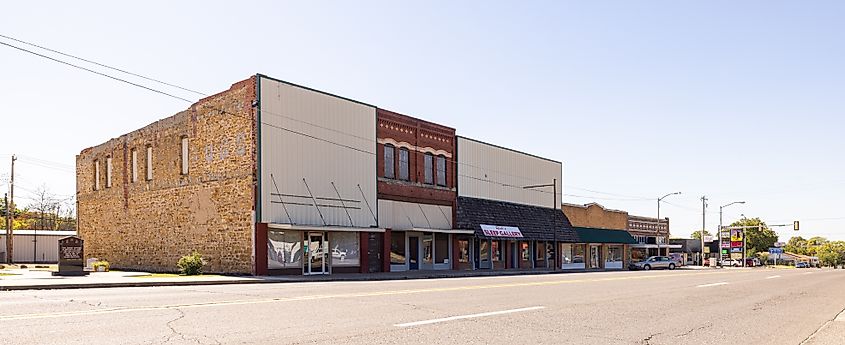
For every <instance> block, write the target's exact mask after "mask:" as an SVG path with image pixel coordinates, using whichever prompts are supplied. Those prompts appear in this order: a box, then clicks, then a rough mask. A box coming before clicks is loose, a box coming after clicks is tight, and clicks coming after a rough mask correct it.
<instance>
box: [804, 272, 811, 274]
mask: <svg viewBox="0 0 845 345" xmlns="http://www.w3.org/2000/svg"><path fill="white" fill-rule="evenodd" d="M804 274H813V272H804Z"/></svg>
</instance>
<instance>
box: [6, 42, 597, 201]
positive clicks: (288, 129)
mask: <svg viewBox="0 0 845 345" xmlns="http://www.w3.org/2000/svg"><path fill="white" fill-rule="evenodd" d="M0 37H4V38H8V39H12V40H15V41H19V42H21V43H24V44H28V45H32V46H36V47H38V48H41V49H45V50H48V51H51V52H55V53H58V54H61V55H65V56H69V57H72V58H75V59H79V60H82V61H86V62H91V63H94V64H96V65H99V66H102V67H106V68H110V69H113V70H117V71H120V72H122V73H127V74H131V75H134V76H138V77H142V78H144V79H147V80H152V81H156V82H160V81H158V80H156V79H153V78H148V77H144V76H141V75H140V74H136V73H132V72H128V71H125V70H121V69H117V68H113V67H111V66H107V65H104V64H101V63H97V62H93V61H91V60H88V59H83V58H80V57H77V56H73V55H70V54H66V53H62V52H59V51H58V50H54V49H50V48H47V47H43V46H38V45H35V44H31V43H29V42H25V41H21V40H17V39H14V38H10V37H8V36H4V35H0ZM0 44H2V45H5V46H8V47H11V48H14V49H17V50H20V51H23V52H26V53H30V54H33V55H36V56H39V57H42V58H45V59H48V60H51V61H54V62H58V63H61V64H64V65H67V66H71V67H74V68H77V69H81V70H83V71H86V72H90V73H94V74H97V75H100V76H103V77H106V78H110V79H113V80H116V81H119V82H123V83H126V84H129V85H132V86H136V87H140V88H143V89H145V90H148V91H152V92H155V93H159V94H162V95H165V96H168V97H171V98H175V99H178V100H181V101H185V102H188V103H193V101H191V100H188V99H185V98H182V97H179V96H175V95H172V94H170V93H167V92H164V91H161V90H158V89H154V88H152V87H148V86H144V85H141V84H137V83H134V82H131V81H127V80H124V79H121V78H118V77H114V76H112V75H109V74H106V73H103V72H99V71H95V70H92V69H88V68H85V67H82V66H78V65H75V64H72V63H69V62H66V61H63V60H60V59H56V58H53V57H50V56H46V55H43V54H39V53H37V52H33V51H30V50H27V49H25V48H21V47H18V46H15V45H11V44H8V43H5V42H0ZM160 83H162V84H165V85H170V86H174V87H178V88H180V89H184V90H190V89H187V88H183V87H180V86H177V85H173V84H169V83H164V82H160ZM204 106H205V107H209V108H211V109H214V110H217V111H219V112H220V113H221V114H229V115H234V116H239V117H242V118H247V117H246V116H242V115H240V114H236V113H232V112H229V111H226V110H224V109H220V108H215V107H212V106H209V105H204ZM261 113H262V114H265V113H266V114H270V115H274V116H278V117H282V118H287V119H290V120H294V121H297V122H300V123H305V124H308V125H311V126H314V127H317V128H321V129H325V130H330V131H333V132H336V133H341V134H345V135H349V136H352V137H356V138H359V139H362V140H366V141H368V142H373V143H377V141H374V140H372V139H370V138H365V137H361V136H357V135H355V134H352V133H348V132H343V131H340V130H337V129H334V128H329V127H325V126H321V125H317V124H314V123H310V122H307V121H302V120H299V119H295V118H292V117H289V116H286V115H283V114H278V113H273V112H270V111H266V110H262V111H261ZM249 120H253V119H252V118H249ZM260 124H263V125H267V126H269V127H272V128H275V129H278V130H283V131H286V132H290V133H293V134H297V135H301V136H304V137H308V138H311V139H314V140H318V141H323V142H326V143H329V144H333V145H336V146H339V147H343V148H347V149H351V150H355V151H358V152H361V153H365V154H370V155H376V153H375V152H370V151H367V150H364V149H360V148H357V147H353V146H350V145H346V144H342V143H338V142H335V141H332V140H329V139H325V138H321V137H318V136H315V135H311V134H308V133H304V132H300V131H296V130H293V129H290V128H286V127H283V126H278V125H275V124H271V123H266V122H263V121H262V122H260ZM37 160H38V159H31V161H30V162H29V163H30V164H36V165H41V166H43V167H48V168H57V167H54V166H50V163H53V162H49V161H42V162H40V163H36V161H37ZM447 161H449V162H451V163H454V164H460V165H465V166H470V167H473V168H477V169H484V170H487V171H493V172H496V173H500V174H503V175H508V176H511V177H516V178H520V179H523V180H526V181H533V180H532V179H531V178H529V177H525V176H518V175H512V174H508V173H505V172H501V171H496V170H493V169H489V168H487V169H485V168H481V167H478V166H474V165H471V164H468V163H462V162H457V161H455V160H454V159H448V158H447ZM68 170H69V169H68ZM458 176H462V177H467V178H472V179H476V180H480V181H484V182H488V183H494V184H498V185H500V186H504V187H512V188H519V189H523V188H522V187H521V186H515V185H511V184H507V183H503V182H499V181H494V180H489V179H481V178H477V177H475V176H469V175H461V174H458ZM533 182H542V181H533ZM531 191H534V192H539V193H548V194H552V193H551V192H548V191H544V190H537V189H532V190H531ZM600 193H601V192H600ZM570 196H572V197H584V198H586V197H585V196H578V195H570ZM591 198H594V197H591ZM594 199H595V198H594Z"/></svg>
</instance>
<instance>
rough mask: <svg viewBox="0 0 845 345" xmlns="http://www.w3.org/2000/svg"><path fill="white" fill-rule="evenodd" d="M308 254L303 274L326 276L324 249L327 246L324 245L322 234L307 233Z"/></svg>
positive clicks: (327, 245)
mask: <svg viewBox="0 0 845 345" xmlns="http://www.w3.org/2000/svg"><path fill="white" fill-rule="evenodd" d="M307 241H308V252H309V255H308V257H309V260H308V266H307V270H306V271H305V274H327V273H329V272H328V270H327V269H326V264H327V263H326V254H327V253H326V248H328V247H329V244H328V243H326V240H325V236H324V235H323V233H322V232H311V233H308V239H307Z"/></svg>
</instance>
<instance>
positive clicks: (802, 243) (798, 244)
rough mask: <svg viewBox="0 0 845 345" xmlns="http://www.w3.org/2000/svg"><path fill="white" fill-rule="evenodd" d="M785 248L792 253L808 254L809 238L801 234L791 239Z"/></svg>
mask: <svg viewBox="0 0 845 345" xmlns="http://www.w3.org/2000/svg"><path fill="white" fill-rule="evenodd" d="M783 250H785V251H787V252H790V253H795V254H801V255H807V240H805V239H804V238H803V237H801V236H795V237H792V238H790V239H789V242H787V243H786V246H784V248H783Z"/></svg>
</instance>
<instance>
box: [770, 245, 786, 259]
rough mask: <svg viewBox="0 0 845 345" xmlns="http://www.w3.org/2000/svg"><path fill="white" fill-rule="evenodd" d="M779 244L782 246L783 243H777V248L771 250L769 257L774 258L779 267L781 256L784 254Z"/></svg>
mask: <svg viewBox="0 0 845 345" xmlns="http://www.w3.org/2000/svg"><path fill="white" fill-rule="evenodd" d="M778 244H782V243H781V242H778V243H775V247H772V248H769V256H771V257H772V262H773V263H774V264H775V265H777V264H778V259H780V255H781V254H783V248H780V246H778Z"/></svg>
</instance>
